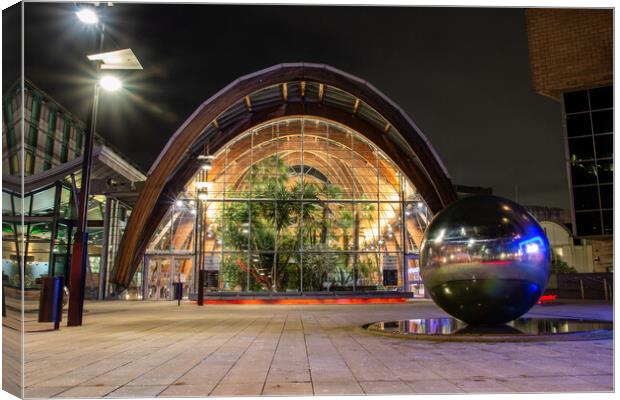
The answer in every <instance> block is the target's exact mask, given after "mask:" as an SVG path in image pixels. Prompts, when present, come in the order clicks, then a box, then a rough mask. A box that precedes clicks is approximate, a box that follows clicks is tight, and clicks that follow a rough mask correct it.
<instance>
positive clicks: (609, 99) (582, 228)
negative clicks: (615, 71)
mask: <svg viewBox="0 0 620 400" xmlns="http://www.w3.org/2000/svg"><path fill="white" fill-rule="evenodd" d="M563 105H564V116H565V119H566V123H565V127H566V138H567V139H566V140H567V142H568V143H567V144H568V147H567V148H568V169H569V175H570V182H571V187H570V192H571V196H572V203H573V211H574V222H575V228H574V229H575V231H574V233H575V234H576V235H577V236H599V235H613V171H614V160H613V156H614V154H613V141H614V134H613V86H606V87H599V88H594V89H587V90H580V91H575V92H567V93H564V95H563Z"/></svg>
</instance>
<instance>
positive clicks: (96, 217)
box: [88, 196, 105, 221]
mask: <svg viewBox="0 0 620 400" xmlns="http://www.w3.org/2000/svg"><path fill="white" fill-rule="evenodd" d="M101 200H102V199H100V198H99V196H97V197H91V198H90V199H89V200H88V220H89V221H103V214H104V208H105V203H104V202H103V201H101Z"/></svg>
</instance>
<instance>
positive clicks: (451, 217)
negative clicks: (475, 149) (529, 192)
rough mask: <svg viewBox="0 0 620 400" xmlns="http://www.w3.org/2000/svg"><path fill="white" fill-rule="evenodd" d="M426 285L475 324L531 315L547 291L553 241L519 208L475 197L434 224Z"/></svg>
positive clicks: (427, 243) (425, 258) (425, 246)
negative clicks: (528, 312) (531, 310)
mask: <svg viewBox="0 0 620 400" xmlns="http://www.w3.org/2000/svg"><path fill="white" fill-rule="evenodd" d="M420 265H421V274H422V280H423V281H424V286H425V287H426V289H427V290H428V291H429V292H430V295H431V297H432V298H433V301H434V302H435V303H436V304H437V305H438V306H439V307H441V308H442V309H443V310H444V311H445V312H447V313H448V314H450V315H452V316H454V317H455V318H458V319H460V320H461V321H464V322H467V323H469V324H500V323H505V322H508V321H512V320H514V319H516V318H518V317H520V316H521V315H523V314H525V313H526V312H527V311H528V310H529V309H530V308H532V306H533V305H534V304H536V302H537V301H538V299H539V298H540V296H541V295H542V293H543V292H544V290H545V287H546V286H547V281H548V279H549V271H550V268H551V251H550V247H549V241H548V240H547V237H546V236H545V232H544V230H543V229H542V228H541V227H540V225H539V224H538V222H536V220H535V219H534V217H532V216H531V215H530V214H529V213H528V212H527V211H526V210H525V208H523V207H522V206H520V205H519V204H517V203H515V202H513V201H510V200H507V199H503V198H501V197H496V196H490V195H484V196H470V197H465V198H463V199H460V200H458V201H455V202H454V203H452V204H450V205H449V206H448V207H446V208H445V209H444V210H442V211H441V212H440V213H439V214H437V215H436V216H435V218H434V219H433V220H432V221H431V223H430V225H429V226H428V228H427V229H426V232H425V233H424V238H423V239H422V244H421V247H420Z"/></svg>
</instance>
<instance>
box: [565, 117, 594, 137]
mask: <svg viewBox="0 0 620 400" xmlns="http://www.w3.org/2000/svg"><path fill="white" fill-rule="evenodd" d="M566 133H567V134H568V137H571V136H587V135H591V134H592V126H591V124H590V113H582V114H574V115H567V116H566Z"/></svg>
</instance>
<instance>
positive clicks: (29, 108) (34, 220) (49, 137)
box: [2, 80, 145, 298]
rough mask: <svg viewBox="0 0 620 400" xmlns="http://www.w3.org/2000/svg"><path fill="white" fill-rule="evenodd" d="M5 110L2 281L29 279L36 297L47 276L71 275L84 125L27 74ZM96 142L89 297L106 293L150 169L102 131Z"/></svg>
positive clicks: (14, 283) (15, 283)
mask: <svg viewBox="0 0 620 400" xmlns="http://www.w3.org/2000/svg"><path fill="white" fill-rule="evenodd" d="M22 101H23V107H22ZM3 113H4V123H3V126H2V131H3V135H2V139H3V143H2V144H3V152H2V166H3V176H2V273H3V278H4V279H3V283H4V285H5V288H6V287H8V288H9V289H8V290H10V288H16V289H17V288H19V287H20V285H21V280H22V278H23V282H24V288H25V293H26V298H34V297H36V296H37V295H38V290H39V284H38V283H37V279H38V278H40V277H42V276H47V275H51V276H56V275H62V276H64V277H65V282H68V278H69V276H68V274H69V272H70V268H69V263H70V259H71V241H72V239H73V235H74V232H75V229H74V225H75V220H76V218H77V215H76V213H77V212H76V200H77V198H78V195H77V194H78V191H79V183H80V172H81V163H82V156H81V153H82V151H83V149H82V147H83V146H82V142H83V136H84V129H85V125H84V124H83V123H82V122H81V121H79V120H77V119H76V118H75V116H74V115H72V114H71V113H70V112H69V111H67V110H66V109H64V108H63V107H62V106H61V105H59V104H58V103H57V102H55V101H54V100H53V99H52V98H50V97H49V96H48V95H47V94H45V93H44V92H43V91H42V90H40V89H39V88H37V87H36V86H35V85H34V84H32V83H31V82H29V81H27V80H26V81H24V90H23V91H22V88H21V85H19V84H15V85H14V86H13V87H12V88H11V89H10V90H9V91H8V92H7V93H5V95H4V97H3ZM22 113H23V115H22ZM22 124H23V125H22ZM22 129H23V132H24V141H23V143H22V140H21V135H22ZM95 143H96V144H95V148H94V151H93V169H92V179H93V181H92V185H91V188H92V189H91V194H92V195H91V196H90V198H89V208H88V233H89V247H88V248H89V258H88V260H89V264H88V268H87V277H86V288H87V290H86V296H87V298H104V297H105V294H106V282H107V280H108V271H109V270H110V269H111V265H113V262H114V256H115V254H116V249H117V248H118V243H119V241H120V238H121V236H122V233H123V230H124V227H125V225H126V223H127V220H128V218H129V214H130V212H131V208H132V204H133V203H134V202H135V198H136V194H137V193H136V192H135V190H133V191H132V187H134V189H135V182H140V181H143V180H144V179H145V176H144V174H143V173H142V172H141V171H140V169H139V168H137V167H136V166H135V165H133V164H132V163H131V162H130V161H129V160H127V159H126V158H124V157H123V156H122V154H121V153H120V152H118V151H117V150H115V149H114V148H113V147H112V146H111V145H109V144H108V143H106V142H105V141H104V140H103V139H102V138H101V137H100V136H98V135H97V136H96V142H95ZM22 185H23V186H22ZM22 190H23V191H22ZM22 220H23V225H22ZM22 226H23V232H22ZM22 233H23V237H24V243H23V246H22V243H21V237H22ZM20 260H23V261H24V266H23V269H22V268H20ZM22 271H23V277H22Z"/></svg>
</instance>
